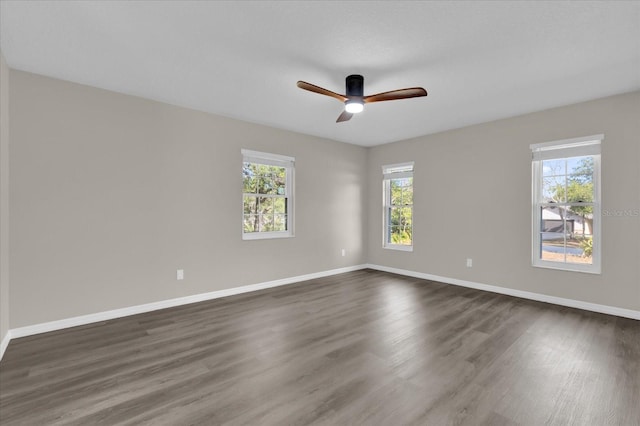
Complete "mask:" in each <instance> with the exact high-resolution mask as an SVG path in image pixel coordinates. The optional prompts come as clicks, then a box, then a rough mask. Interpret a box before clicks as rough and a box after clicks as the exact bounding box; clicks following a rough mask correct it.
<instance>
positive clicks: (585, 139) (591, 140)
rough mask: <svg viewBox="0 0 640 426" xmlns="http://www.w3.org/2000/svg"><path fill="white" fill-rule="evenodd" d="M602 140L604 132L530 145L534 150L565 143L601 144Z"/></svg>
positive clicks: (576, 144) (544, 149)
mask: <svg viewBox="0 0 640 426" xmlns="http://www.w3.org/2000/svg"><path fill="white" fill-rule="evenodd" d="M602 140H604V134H603V133H601V134H599V135H591V136H582V137H579V138H571V139H562V140H558V141H551V142H542V143H532V144H531V145H529V148H531V150H532V151H546V150H549V149H556V148H554V147H559V145H563V147H569V146H576V147H578V146H586V145H593V144H599V143H600V142H601V141H602Z"/></svg>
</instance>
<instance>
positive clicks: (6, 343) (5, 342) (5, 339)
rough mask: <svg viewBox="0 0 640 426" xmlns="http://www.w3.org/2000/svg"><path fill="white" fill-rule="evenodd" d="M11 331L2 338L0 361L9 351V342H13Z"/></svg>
mask: <svg viewBox="0 0 640 426" xmlns="http://www.w3.org/2000/svg"><path fill="white" fill-rule="evenodd" d="M11 337H12V336H11V330H7V334H5V335H4V337H3V338H2V342H0V360H2V357H3V356H4V351H6V350H7V346H9V342H10V341H11Z"/></svg>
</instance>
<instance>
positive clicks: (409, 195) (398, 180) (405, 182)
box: [382, 162, 413, 251]
mask: <svg viewBox="0 0 640 426" xmlns="http://www.w3.org/2000/svg"><path fill="white" fill-rule="evenodd" d="M382 175H383V179H384V180H383V188H384V203H383V205H384V225H383V235H384V240H383V247H385V248H389V249H395V250H405V251H412V250H413V162H411V163H403V164H392V165H388V166H382Z"/></svg>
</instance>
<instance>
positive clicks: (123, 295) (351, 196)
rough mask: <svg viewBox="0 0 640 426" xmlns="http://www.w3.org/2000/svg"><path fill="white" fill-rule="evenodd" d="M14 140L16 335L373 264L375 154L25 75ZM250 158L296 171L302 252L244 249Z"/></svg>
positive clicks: (14, 90)
mask: <svg viewBox="0 0 640 426" xmlns="http://www.w3.org/2000/svg"><path fill="white" fill-rule="evenodd" d="M11 137H12V139H11V144H12V146H11V149H12V151H11V182H10V184H11V192H10V194H11V206H10V207H11V217H12V222H11V234H10V242H11V247H10V248H11V257H10V259H11V305H12V307H13V309H11V312H10V313H11V317H10V320H11V328H16V327H21V326H26V325H32V324H37V323H42V322H47V321H53V320H59V319H64V318H69V317H73V316H78V315H83V314H90V313H96V312H101V311H105V310H110V309H115V308H123V307H128V306H132V305H138V304H143V303H148V302H154V301H160V300H165V299H170V298H175V297H180V296H186V295H193V294H198V293H204V292H210V291H214V290H220V289H226V288H231V287H237V286H242V285H246V284H253V283H258V282H264V281H269V280H274V279H279V278H285V277H292V276H297V275H302V274H308V273H314V272H319V271H324V270H330V269H335V268H341V267H345V266H350V265H357V264H362V263H364V262H365V260H366V256H365V248H364V246H363V241H366V239H365V238H363V231H364V229H363V222H362V220H361V218H362V217H363V215H364V209H363V208H364V205H365V204H364V197H365V195H366V194H365V193H364V191H363V188H364V187H365V186H366V183H365V179H366V178H365V177H366V150H365V149H364V148H361V147H356V146H353V145H347V144H343V143H338V142H334V141H330V140H326V139H321V138H316V137H311V136H305V135H301V134H296V133H292V132H287V131H281V130H276V129H272V128H269V127H264V126H260V125H254V124H248V123H244V122H240V121H236V120H232V119H227V118H223V117H219V116H214V115H211V114H206V113H202V112H197V111H193V110H188V109H183V108H178V107H174V106H170V105H166V104H162V103H158V102H152V101H149V100H144V99H141V98H136V97H132V96H126V95H121V94H117V93H113V92H108V91H104V90H99V89H95V88H91V87H87V86H82V85H78V84H73V83H68V82H63V81H60V80H55V79H51V78H46V77H42V76H37V75H33V74H28V73H25V72H20V71H14V70H12V71H11ZM241 148H248V149H253V150H258V151H266V152H272V153H277V154H283V155H289V156H294V157H295V158H296V182H295V211H296V216H295V234H296V236H295V238H291V239H277V240H262V241H243V240H242V239H241V216H240V215H241V209H242V197H241V191H242V181H241V173H240V170H241V158H242V157H241V154H240V150H241ZM342 248H345V249H346V250H347V256H346V257H342V256H341V249H342ZM178 268H184V269H185V276H186V279H185V280H184V281H176V269H178Z"/></svg>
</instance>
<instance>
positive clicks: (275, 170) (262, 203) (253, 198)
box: [242, 162, 287, 233]
mask: <svg viewBox="0 0 640 426" xmlns="http://www.w3.org/2000/svg"><path fill="white" fill-rule="evenodd" d="M242 178H243V199H244V202H243V204H244V217H243V229H244V232H245V233H249V232H276V231H286V230H287V191H286V183H287V169H286V168H285V167H278V166H270V165H264V164H256V163H247V162H245V163H243V165H242Z"/></svg>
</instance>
